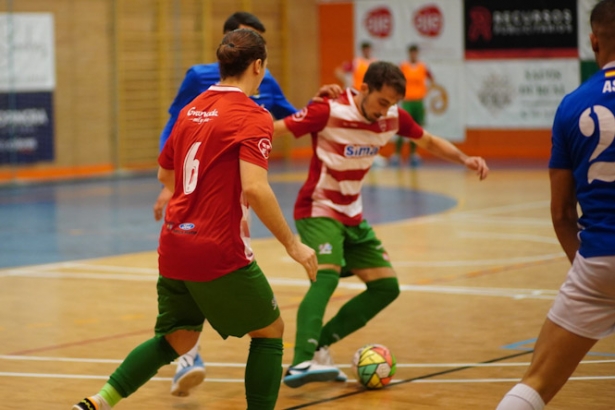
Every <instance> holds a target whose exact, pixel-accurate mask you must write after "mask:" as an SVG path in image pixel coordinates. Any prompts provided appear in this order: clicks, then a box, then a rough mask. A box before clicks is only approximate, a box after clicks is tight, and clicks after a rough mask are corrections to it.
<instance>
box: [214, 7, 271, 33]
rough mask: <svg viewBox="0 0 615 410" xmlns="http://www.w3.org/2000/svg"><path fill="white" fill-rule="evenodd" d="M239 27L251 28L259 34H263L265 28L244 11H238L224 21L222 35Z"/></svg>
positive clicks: (256, 18) (254, 17) (253, 16)
mask: <svg viewBox="0 0 615 410" xmlns="http://www.w3.org/2000/svg"><path fill="white" fill-rule="evenodd" d="M240 25H243V26H248V27H251V28H253V29H254V30H256V31H258V32H259V33H264V32H265V26H264V25H263V23H261V21H260V20H259V19H258V17H256V16H255V15H254V14H251V13H248V12H246V11H238V12H236V13H233V14H231V16H230V17H229V18H227V19H226V21H225V22H224V27H223V29H222V33H223V34H226V33H228V32H229V31H233V30H237V29H238V28H239V26H240Z"/></svg>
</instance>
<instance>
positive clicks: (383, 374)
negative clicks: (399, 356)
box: [352, 344, 397, 389]
mask: <svg viewBox="0 0 615 410" xmlns="http://www.w3.org/2000/svg"><path fill="white" fill-rule="evenodd" d="M396 365H397V362H396V361H395V356H393V353H391V351H390V350H389V349H387V348H386V347H385V346H383V345H379V344H369V345H365V346H363V347H362V348H360V349H359V350H357V351H356V352H355V354H354V356H353V358H352V370H353V371H354V374H355V376H356V378H357V380H358V381H359V383H361V384H362V385H363V386H365V387H366V388H368V389H381V388H383V387H384V386H386V385H387V384H389V382H390V381H391V379H393V375H394V374H395V370H396Z"/></svg>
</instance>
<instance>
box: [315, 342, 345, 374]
mask: <svg viewBox="0 0 615 410" xmlns="http://www.w3.org/2000/svg"><path fill="white" fill-rule="evenodd" d="M312 360H314V362H315V363H317V364H320V365H323V366H333V367H335V368H336V369H337V377H336V378H335V381H336V382H345V381H347V380H348V376H346V373H344V372H343V371H341V370H340V369H338V368H337V366H335V363H333V358H331V353H330V352H329V347H328V346H323V347H321V348H320V349H318V350H316V352H315V353H314V359H312Z"/></svg>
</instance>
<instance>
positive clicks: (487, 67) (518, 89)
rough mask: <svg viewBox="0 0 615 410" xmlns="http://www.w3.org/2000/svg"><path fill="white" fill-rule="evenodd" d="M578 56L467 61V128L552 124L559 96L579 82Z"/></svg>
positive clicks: (531, 126) (568, 91)
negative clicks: (575, 57) (572, 57)
mask: <svg viewBox="0 0 615 410" xmlns="http://www.w3.org/2000/svg"><path fill="white" fill-rule="evenodd" d="M579 77H580V75H579V61H578V60H577V59H551V60H542V61H539V60H500V61H468V62H466V66H465V79H466V81H465V83H466V92H465V95H466V104H465V105H466V121H467V126H468V127H469V128H499V129H502V128H513V129H516V128H534V129H536V128H538V129H540V128H547V129H548V128H551V125H552V123H553V117H554V116H555V111H556V109H557V106H558V105H559V103H560V102H561V100H562V98H563V97H564V96H565V95H566V94H568V93H570V92H571V91H573V90H574V89H575V88H576V87H578V86H579V83H580V82H579Z"/></svg>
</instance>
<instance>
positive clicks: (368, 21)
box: [364, 7, 393, 38]
mask: <svg viewBox="0 0 615 410" xmlns="http://www.w3.org/2000/svg"><path fill="white" fill-rule="evenodd" d="M364 24H365V29H366V30H367V32H368V33H369V34H370V35H371V36H373V37H377V38H387V37H390V36H391V33H392V32H393V14H392V13H391V10H390V9H389V8H388V7H377V8H375V9H372V10H370V11H369V12H368V13H367V16H366V17H365V22H364Z"/></svg>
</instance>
